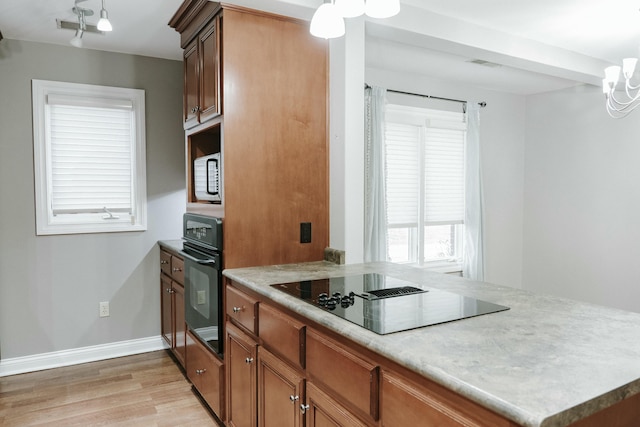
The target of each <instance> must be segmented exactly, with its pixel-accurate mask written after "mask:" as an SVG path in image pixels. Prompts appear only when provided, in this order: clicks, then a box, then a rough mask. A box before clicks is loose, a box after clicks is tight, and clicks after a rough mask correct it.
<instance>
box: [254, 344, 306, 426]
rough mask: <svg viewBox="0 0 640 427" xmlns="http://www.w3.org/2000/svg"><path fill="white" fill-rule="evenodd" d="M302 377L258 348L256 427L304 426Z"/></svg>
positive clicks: (276, 358) (261, 348)
mask: <svg viewBox="0 0 640 427" xmlns="http://www.w3.org/2000/svg"><path fill="white" fill-rule="evenodd" d="M304 382H305V381H304V377H303V376H302V374H300V373H298V372H297V371H296V370H294V369H292V368H291V367H290V366H288V365H287V364H286V363H285V362H283V361H282V360H280V359H279V358H278V357H276V356H274V355H273V354H271V353H269V352H268V351H267V350H265V349H264V347H258V426H259V427H268V426H278V427H302V426H303V425H304V413H305V412H306V408H305V407H304V403H303V402H304Z"/></svg>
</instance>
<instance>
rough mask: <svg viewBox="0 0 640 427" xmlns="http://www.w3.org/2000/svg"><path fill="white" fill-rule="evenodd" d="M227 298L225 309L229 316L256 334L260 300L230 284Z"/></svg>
mask: <svg viewBox="0 0 640 427" xmlns="http://www.w3.org/2000/svg"><path fill="white" fill-rule="evenodd" d="M226 298H227V301H226V303H225V306H226V307H225V310H226V313H227V315H228V316H229V318H230V319H231V320H233V321H234V322H235V323H237V324H238V325H240V326H243V327H245V328H246V329H247V330H248V331H249V332H251V333H252V334H256V333H257V329H258V328H257V325H256V323H257V322H256V321H257V319H258V316H257V309H258V301H256V300H255V299H253V298H251V297H250V296H249V295H247V294H245V293H244V292H242V291H239V290H237V289H235V288H232V287H230V286H227V295H226Z"/></svg>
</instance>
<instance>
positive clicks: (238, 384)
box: [225, 322, 258, 427]
mask: <svg viewBox="0 0 640 427" xmlns="http://www.w3.org/2000/svg"><path fill="white" fill-rule="evenodd" d="M257 347H258V344H257V343H256V342H255V341H254V340H253V339H252V338H251V337H249V336H247V335H246V334H245V333H244V332H242V331H241V330H240V329H238V328H236V327H235V326H234V325H233V324H231V323H229V322H227V338H226V353H225V359H226V363H227V426H229V427H256V421H257V417H256V413H257V412H256V411H257V405H256V396H257V372H256V366H257V363H256V357H257Z"/></svg>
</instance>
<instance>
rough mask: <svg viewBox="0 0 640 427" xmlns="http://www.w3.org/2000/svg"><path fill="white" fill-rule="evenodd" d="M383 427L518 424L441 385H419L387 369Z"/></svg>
mask: <svg viewBox="0 0 640 427" xmlns="http://www.w3.org/2000/svg"><path fill="white" fill-rule="evenodd" d="M380 412H381V426H383V427H392V426H398V425H407V426H408V425H420V424H423V425H434V426H446V427H514V426H515V425H516V424H514V423H512V422H510V421H508V420H505V419H504V418H502V417H500V416H498V415H497V414H495V413H493V412H491V411H488V410H486V409H484V408H483V407H481V406H479V405H476V404H474V403H472V402H470V401H468V400H466V399H463V398H461V397H460V396H458V395H456V394H455V393H453V392H451V391H449V390H446V389H444V388H443V387H441V386H438V385H437V384H434V383H430V382H429V381H426V380H425V381H423V384H417V383H416V382H414V381H411V380H409V379H407V378H404V377H403V376H401V375H398V374H395V373H393V372H386V371H385V372H383V374H382V382H381V392H380Z"/></svg>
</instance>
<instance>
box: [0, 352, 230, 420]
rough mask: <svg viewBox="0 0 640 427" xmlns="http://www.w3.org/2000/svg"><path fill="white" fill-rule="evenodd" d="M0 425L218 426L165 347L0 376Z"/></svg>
mask: <svg viewBox="0 0 640 427" xmlns="http://www.w3.org/2000/svg"><path fill="white" fill-rule="evenodd" d="M0 426H3V427H5V426H6V427H9V426H12V427H13V426H20V427H23V426H65V427H67V426H144V427H146V426H158V427H161V426H167V427H168V426H198V427H206V426H218V424H217V422H216V421H215V419H214V418H213V417H212V416H211V414H210V413H209V412H208V411H207V410H206V409H205V408H204V407H203V405H202V403H201V402H200V400H199V399H198V398H197V397H196V395H195V394H193V393H192V391H191V385H190V384H189V382H188V381H187V380H186V379H185V378H184V376H183V374H182V372H180V369H179V368H178V366H177V365H176V364H175V362H174V361H173V359H171V357H170V356H169V354H168V353H167V352H166V351H156V352H151V353H144V354H139V355H135V356H128V357H122V358H118V359H110V360H105V361H100V362H92V363H86V364H83V365H76V366H69V367H64V368H57V369H50V370H47V371H40V372H32V373H28V374H21V375H13V376H9V377H2V378H0Z"/></svg>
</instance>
